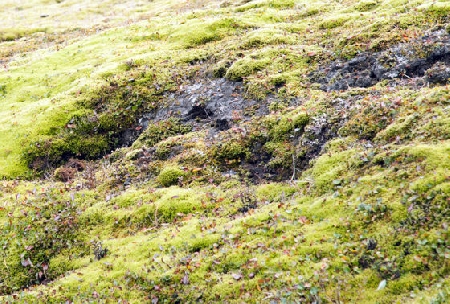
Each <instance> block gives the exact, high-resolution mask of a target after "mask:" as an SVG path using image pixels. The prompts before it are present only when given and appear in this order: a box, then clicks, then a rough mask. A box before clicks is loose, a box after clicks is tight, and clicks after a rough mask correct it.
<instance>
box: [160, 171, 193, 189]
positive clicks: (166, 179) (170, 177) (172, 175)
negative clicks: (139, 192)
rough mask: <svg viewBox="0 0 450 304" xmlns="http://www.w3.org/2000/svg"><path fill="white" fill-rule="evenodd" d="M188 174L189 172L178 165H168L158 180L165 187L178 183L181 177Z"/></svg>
mask: <svg viewBox="0 0 450 304" xmlns="http://www.w3.org/2000/svg"><path fill="white" fill-rule="evenodd" d="M186 176H187V173H186V172H185V171H184V170H181V169H180V168H178V167H166V168H163V169H162V170H161V172H160V173H159V175H158V181H159V182H160V183H161V185H163V186H164V187H169V186H172V185H176V184H178V183H179V181H180V179H183V178H184V177H186Z"/></svg>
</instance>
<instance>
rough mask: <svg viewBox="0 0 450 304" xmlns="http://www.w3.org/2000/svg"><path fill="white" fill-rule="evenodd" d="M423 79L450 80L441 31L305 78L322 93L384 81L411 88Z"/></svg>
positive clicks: (447, 42) (449, 42)
mask: <svg viewBox="0 0 450 304" xmlns="http://www.w3.org/2000/svg"><path fill="white" fill-rule="evenodd" d="M423 54H426V55H425V56H424V55H423ZM424 76H425V77H426V79H425V80H426V81H428V82H430V83H440V84H445V83H447V81H448V79H449V78H450V38H449V36H448V35H447V34H446V33H445V31H443V30H440V31H436V32H432V33H430V34H428V35H426V36H424V37H421V38H419V39H416V40H415V41H413V42H411V43H404V44H399V45H397V46H394V47H391V48H389V49H388V50H385V51H382V52H377V53H364V54H361V55H358V56H357V57H355V58H353V59H351V60H349V61H347V62H344V61H342V60H336V61H335V62H332V63H331V64H329V65H328V66H323V67H321V68H319V69H318V70H317V71H315V72H312V73H310V74H309V75H308V77H309V78H310V80H311V81H312V82H316V83H319V84H320V88H321V89H322V90H324V91H332V90H347V89H349V88H352V87H360V88H367V87H371V86H373V85H375V84H377V83H378V82H380V81H382V80H386V79H387V80H389V81H390V82H394V84H395V82H396V81H399V80H402V79H407V80H408V81H409V82H410V84H412V85H423V83H424V81H423V77H424ZM411 80H412V81H411Z"/></svg>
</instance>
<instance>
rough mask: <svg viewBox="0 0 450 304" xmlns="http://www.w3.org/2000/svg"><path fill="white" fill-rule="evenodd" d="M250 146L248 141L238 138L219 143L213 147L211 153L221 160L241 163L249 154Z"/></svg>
mask: <svg viewBox="0 0 450 304" xmlns="http://www.w3.org/2000/svg"><path fill="white" fill-rule="evenodd" d="M249 153H250V152H249V148H248V147H247V145H246V143H244V142H239V141H238V140H231V141H228V142H224V143H218V144H216V145H215V146H214V147H213V148H212V149H211V155H212V157H213V158H214V159H217V160H218V161H220V162H226V163H229V164H233V163H239V162H240V161H241V160H243V159H245V158H246V157H247V156H248V155H249Z"/></svg>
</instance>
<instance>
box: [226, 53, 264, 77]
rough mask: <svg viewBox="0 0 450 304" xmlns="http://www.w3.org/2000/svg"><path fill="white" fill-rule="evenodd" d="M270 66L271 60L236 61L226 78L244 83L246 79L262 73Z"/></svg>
mask: <svg viewBox="0 0 450 304" xmlns="http://www.w3.org/2000/svg"><path fill="white" fill-rule="evenodd" d="M269 64H270V59H255V58H243V59H239V60H237V61H235V62H234V63H233V64H232V65H231V66H230V68H229V69H228V70H227V72H226V74H225V77H226V78H228V79H229V80H232V81H242V80H243V79H244V78H245V77H248V76H250V75H251V74H253V73H255V72H258V71H261V70H262V69H264V68H265V67H266V66H268V65H269Z"/></svg>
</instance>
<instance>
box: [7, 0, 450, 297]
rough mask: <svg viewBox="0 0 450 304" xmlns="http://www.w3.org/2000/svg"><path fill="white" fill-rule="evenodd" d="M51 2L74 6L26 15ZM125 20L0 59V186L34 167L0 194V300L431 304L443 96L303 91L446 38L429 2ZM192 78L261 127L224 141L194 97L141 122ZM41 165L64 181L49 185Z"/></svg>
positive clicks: (441, 237)
mask: <svg viewBox="0 0 450 304" xmlns="http://www.w3.org/2000/svg"><path fill="white" fill-rule="evenodd" d="M5 3H6V2H5ZM102 3H103V2H102ZM105 3H106V4H104V5H111V7H114V5H120V4H119V2H117V3H116V2H114V1H111V2H105ZM61 4H66V5H68V7H70V5H74V3H73V2H70V1H62V2H61V3H59V4H55V3H54V2H50V1H47V2H45V3H44V2H42V3H40V2H39V3H38V2H36V3H34V5H35V6H36V7H42V9H44V8H45V10H47V11H49V12H51V11H52V10H53V9H55V10H58V9H61V8H62V7H63V6H61ZM135 4H136V5H135V6H133V5H131V4H129V7H128V9H129V11H133V10H134V9H136V11H135V12H136V14H137V15H136V16H138V17H139V18H137V17H136V18H133V19H129V20H128V22H125V23H122V20H121V19H120V18H118V20H117V19H114V18H112V20H110V21H107V22H106V24H107V26H105V28H103V29H100V30H99V31H93V32H88V33H87V35H85V36H83V37H79V36H77V35H75V36H76V37H74V39H73V40H72V41H70V42H69V43H68V44H66V45H59V44H56V45H51V46H45V45H39V46H37V45H36V48H39V50H34V51H33V49H32V48H31V49H28V50H27V52H24V53H22V54H20V56H16V57H8V58H9V59H8V60H9V61H8V70H6V69H5V70H4V71H3V72H2V75H1V77H2V78H1V79H2V81H3V83H5V87H4V88H3V89H2V91H1V92H3V93H2V94H3V95H4V98H3V102H4V103H5V108H4V110H3V111H4V113H5V115H2V116H1V117H4V120H3V121H2V124H1V126H2V128H4V130H5V132H2V133H1V136H3V137H4V138H5V139H6V140H7V141H2V143H4V151H5V152H3V153H4V155H5V158H4V159H3V158H2V159H3V161H4V164H5V165H2V166H1V168H2V169H1V170H2V172H1V174H2V175H3V176H8V177H12V176H21V175H24V174H25V172H26V171H27V167H28V166H29V165H33V164H35V165H36V164H39V163H38V162H37V160H41V161H42V160H43V161H44V162H43V163H40V164H41V165H42V164H43V165H42V166H37V165H36V166H34V167H33V166H32V167H33V168H34V169H35V170H41V172H42V173H45V174H46V176H47V178H46V179H44V180H41V179H37V178H36V179H34V180H28V181H25V180H20V179H15V180H12V179H11V180H4V181H3V182H2V183H1V184H0V189H1V197H0V224H1V227H2V230H1V234H0V243H1V244H2V246H3V247H2V248H3V250H4V251H3V252H4V254H3V265H5V267H4V268H1V269H0V299H1V301H4V302H11V303H13V302H38V303H46V302H65V301H72V302H86V301H93V302H108V301H119V300H122V301H128V302H131V303H135V302H136V303H146V302H149V303H151V302H153V303H154V302H158V303H159V302H161V303H165V302H166V303H171V302H206V303H210V302H230V303H234V302H236V303H240V302H249V303H261V302H262V303H265V302H267V303H269V302H307V303H309V302H316V303H317V302H319V301H320V302H363V303H399V302H411V303H417V302H419V303H420V302H424V303H429V302H432V303H445V302H446V301H448V299H449V288H450V286H449V279H448V275H449V273H448V271H449V252H450V251H449V250H450V248H449V243H448V240H449V235H448V218H449V216H450V214H449V212H450V210H449V207H448V206H449V204H448V203H449V196H450V195H449V194H450V181H449V176H450V158H449V155H450V143H449V138H450V133H449V130H450V128H449V121H448V111H449V98H450V94H449V91H448V88H447V85H448V82H445V80H444V82H440V83H432V84H431V85H420V84H421V82H420V81H416V79H412V80H410V81H409V82H408V81H403V80H398V81H397V80H395V79H394V80H393V81H380V82H379V83H377V84H376V85H374V86H372V87H369V88H358V87H355V88H349V89H347V90H343V91H330V92H327V91H321V90H319V85H318V84H316V83H314V81H313V80H312V79H309V78H308V75H309V73H310V72H313V71H316V70H317V67H318V66H319V65H321V66H327V64H331V63H332V62H333V61H334V60H335V59H340V60H346V59H350V58H352V57H354V56H355V55H356V54H358V52H378V51H380V50H384V49H386V50H389V48H390V47H391V46H393V47H395V46H396V45H398V44H399V43H405V42H408V43H410V44H411V45H412V46H415V47H416V48H417V49H420V48H422V47H423V40H422V39H421V38H420V37H421V35H423V34H427V33H428V32H427V31H431V32H433V33H439V35H440V37H443V38H442V40H445V39H446V38H445V37H448V36H445V35H447V34H445V33H446V29H448V22H449V20H448V11H449V6H448V5H447V3H446V2H442V1H441V2H436V3H434V2H432V1H408V2H406V1H347V2H345V3H336V2H334V1H322V2H317V3H310V2H307V1H285V0H283V1H281V0H279V1H272V0H271V1H243V2H242V1H224V2H209V1H208V2H202V1H188V2H183V3H178V2H173V3H170V2H164V3H163V2H158V1H154V2H150V3H147V2H146V3H145V4H144V3H138V2H136V3H135ZM39 5H42V6H39ZM90 5H94V6H95V5H97V6H98V7H99V8H100V7H102V5H103V4H100V3H98V4H96V3H94V4H92V3H91V4H90ZM105 7H106V6H105ZM139 7H142V8H143V9H142V11H140V9H139ZM162 8H164V9H162ZM26 9H27V8H24V10H26ZM55 12H57V11H55ZM141 13H142V15H140V14H141ZM86 14H88V15H89V14H95V16H96V17H95V18H94V17H92V18H90V19H89V18H88V19H89V20H91V21H92V22H93V23H92V24H97V23H96V21H95V20H97V19H96V18H97V17H98V18H99V19H100V20H105V19H103V17H102V16H103V15H102V12H101V9H100V10H93V11H92V10H90V11H89V12H86ZM50 15H51V14H50ZM149 16H150V17H149ZM35 18H36V19H35V20H36V27H34V26H33V28H37V27H41V26H43V24H41V23H39V22H38V21H40V22H44V20H45V18H43V19H41V17H39V18H37V17H35ZM68 19H70V18H68ZM74 24H76V22H74ZM74 26H76V25H74ZM70 27H71V25H70V22H67V28H70ZM75 31H76V30H75ZM23 35H24V36H25V37H28V38H27V39H31V40H33V39H36V37H37V36H33V35H35V34H32V31H30V32H29V33H28V32H24V34H23ZM27 35H29V36H27ZM39 35H41V34H39ZM44 35H55V33H54V31H52V30H51V29H46V31H45V34H44ZM436 35H437V34H436ZM48 37H50V36H48ZM428 37H430V36H428ZM33 41H35V40H33ZM36 41H37V40H36ZM439 43H441V42H439ZM439 43H436V45H434V44H433V42H432V41H431V40H430V39H428V42H427V47H426V48H424V50H425V51H424V54H422V56H423V57H425V58H426V57H427V56H428V53H427V52H428V51H427V50H429V49H430V48H431V49H433V48H439V46H440V44H439ZM430 44H431V46H430ZM19 45H20V39H19V40H13V41H10V42H7V43H6V42H5V43H4V44H2V48H3V50H5V52H4V54H7V53H8V52H6V51H7V50H16V47H18V46H19ZM58 45H59V47H58ZM418 53H419V52H418ZM63 63H64V64H63ZM441 63H443V64H446V63H447V61H446V59H445V57H444V58H443V59H442V60H441ZM49 70H51V72H50V71H49ZM29 71H31V72H29ZM31 73H34V74H31ZM49 73H55V74H49ZM48 75H54V76H53V78H51V79H50V80H47V79H48V78H49V76H48ZM35 77H36V78H35ZM208 77H226V78H227V79H230V80H232V81H237V80H239V81H242V83H241V84H239V85H241V86H242V87H243V89H242V92H243V94H244V95H245V96H246V97H248V98H253V99H257V100H259V102H260V103H261V107H262V110H261V109H260V110H258V109H257V108H256V109H253V108H249V109H247V108H246V109H244V110H243V111H241V112H239V111H236V112H233V116H232V117H231V119H229V120H227V124H228V126H229V127H228V128H224V129H221V128H219V127H218V126H217V124H218V122H217V121H216V122H215V121H211V117H210V116H211V115H213V114H214V113H210V112H208V111H207V110H206V109H207V108H204V107H203V108H202V106H205V105H206V106H209V101H208V100H201V101H200V102H199V103H198V104H197V106H198V107H200V109H203V111H204V112H205V113H206V114H205V113H200V114H196V116H191V117H190V116H189V115H187V116H186V115H183V114H182V113H178V111H173V113H172V116H173V117H172V118H170V119H167V120H161V121H152V120H151V117H152V116H151V115H152V113H156V114H155V115H156V116H157V115H158V110H160V109H164V108H165V107H168V109H169V110H168V111H170V109H171V108H170V107H174V105H173V104H171V103H170V98H169V97H170V96H171V95H173V96H180V95H177V94H182V91H183V90H184V89H186V88H189V87H190V86H192V85H194V86H195V85H198V84H200V86H201V85H204V83H205V82H204V80H205V79H208ZM405 78H406V77H405ZM13 80H16V82H15V81H13ZM46 81H47V82H46ZM49 81H50V83H49ZM395 81H397V82H395ZM14 85H17V90H10V89H11V88H12V89H14V88H15V86H14ZM180 91H181V92H180ZM205 91H206V89H205ZM236 92H237V93H233V94H235V95H239V94H240V93H239V92H240V91H239V90H236ZM46 94H47V95H46ZM268 95H269V96H268ZM22 96H25V97H26V98H23V99H21V100H19V99H20V98H21V97H22ZM267 97H269V99H267ZM266 103H267V104H266ZM177 106H178V105H175V109H178V108H177ZM264 107H267V110H264ZM12 111H15V112H14V113H15V114H16V116H13V113H12ZM257 113H259V114H257ZM261 113H263V114H261ZM18 114H20V115H18ZM9 117H15V118H14V119H15V122H16V123H15V124H11V121H10V120H9V119H8V118H9ZM148 117H150V118H148ZM108 118H113V119H108ZM145 119H150V121H149V126H148V127H147V128H146V129H145V128H144V127H143V125H142V124H140V122H139V121H142V120H145ZM227 119H228V118H227ZM129 129H132V130H134V131H136V133H135V134H134V137H132V139H133V140H134V138H137V140H136V141H134V142H133V143H130V142H127V143H125V142H121V139H122V138H123V137H122V135H123V133H125V132H127V130H129ZM134 131H133V132H134ZM141 132H142V133H141ZM127 145H129V147H127ZM120 146H124V147H122V148H119V149H117V150H115V151H114V152H113V153H111V154H110V151H111V149H114V148H116V147H120ZM86 151H91V152H92V154H87V153H86ZM43 156H45V157H44V158H42V157H43ZM103 156H105V157H103ZM6 157H8V158H6ZM101 157H103V158H101ZM68 158H80V159H79V160H76V159H71V160H70V161H69V162H67V163H65V161H66V160H67V159H68ZM96 158H101V159H99V160H95V159H96ZM11 160H14V161H15V163H14V162H12V161H11ZM58 166H60V168H59V169H58V170H59V171H56V172H68V173H70V174H68V175H67V177H65V178H64V179H63V178H61V175H60V174H55V177H51V176H52V173H53V172H52V170H53V168H54V167H58ZM29 178H32V177H31V176H30V177H29ZM58 179H59V180H58ZM61 179H63V180H64V182H61V181H60V180H61ZM13 238H14V240H15V241H14V242H12V241H11V239H13Z"/></svg>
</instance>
